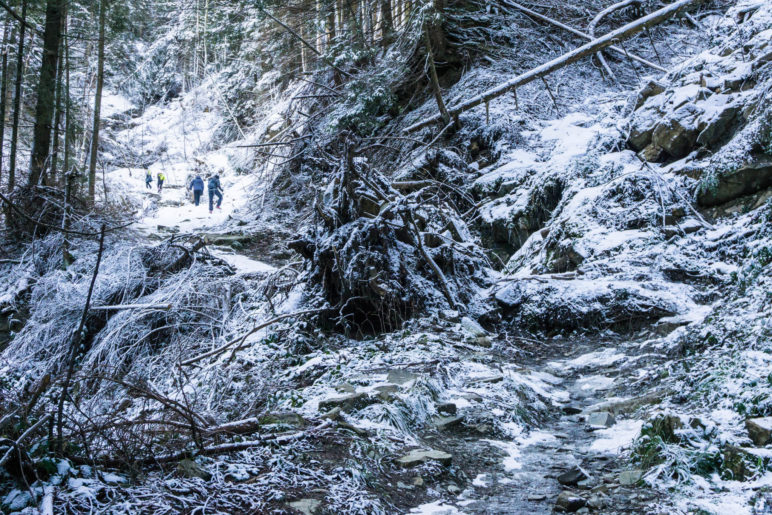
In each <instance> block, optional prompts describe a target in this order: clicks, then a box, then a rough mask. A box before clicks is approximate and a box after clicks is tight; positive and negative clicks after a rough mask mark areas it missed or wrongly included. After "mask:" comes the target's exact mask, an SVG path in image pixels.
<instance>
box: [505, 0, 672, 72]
mask: <svg viewBox="0 0 772 515" xmlns="http://www.w3.org/2000/svg"><path fill="white" fill-rule="evenodd" d="M503 3H504V4H505V5H508V6H510V7H514V8H515V9H518V10H520V11H523V12H524V13H525V14H527V15H528V16H530V17H531V18H536V19H537V20H541V21H544V22H547V23H549V24H551V25H554V26H556V27H559V28H561V29H563V30H565V31H568V32H570V33H571V34H574V35H576V36H579V37H580V38H583V39H586V40H588V41H593V40H594V39H595V36H591V35H590V34H587V33H585V32H582V31H581V30H576V29H575V28H573V27H571V26H569V25H566V24H565V23H560V22H559V21H557V20H553V19H552V18H549V17H547V16H544V15H543V14H541V13H538V12H536V11H534V10H532V9H529V8H527V7H525V6H524V5H520V4H518V3H515V2H510V1H508V0H504V2H503ZM604 16H605V15H604ZM608 49H609V50H612V51H614V52H616V53H617V54H619V55H620V56H622V57H627V56H628V55H629V56H630V59H632V60H633V61H638V62H639V63H641V64H644V65H646V66H648V67H649V68H653V69H655V70H657V71H660V72H663V73H664V72H666V71H667V70H666V69H665V68H663V67H662V66H660V65H658V64H655V63H652V62H651V61H648V60H646V59H644V58H643V57H639V56H637V55H635V54H628V53H625V51H624V50H623V49H621V48H619V47H618V46H615V45H612V46H610V47H608Z"/></svg>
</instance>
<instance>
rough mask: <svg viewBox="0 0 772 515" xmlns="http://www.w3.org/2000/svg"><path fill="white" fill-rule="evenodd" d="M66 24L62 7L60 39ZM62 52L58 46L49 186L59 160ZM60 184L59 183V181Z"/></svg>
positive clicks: (54, 179) (54, 180)
mask: <svg viewBox="0 0 772 515" xmlns="http://www.w3.org/2000/svg"><path fill="white" fill-rule="evenodd" d="M66 24H67V6H66V5H65V7H64V12H63V13H62V26H61V34H62V37H63V35H64V31H65V28H64V27H65V25H66ZM63 76H64V51H63V50H62V45H61V44H60V45H59V58H58V64H57V65H56V114H55V115H54V136H53V138H54V140H53V143H52V145H51V174H50V177H49V182H50V183H51V184H53V183H55V182H56V173H57V166H58V162H57V161H58V160H59V138H60V136H61V135H60V134H59V132H60V128H61V126H62V85H63V83H64V77H63ZM60 182H61V181H60Z"/></svg>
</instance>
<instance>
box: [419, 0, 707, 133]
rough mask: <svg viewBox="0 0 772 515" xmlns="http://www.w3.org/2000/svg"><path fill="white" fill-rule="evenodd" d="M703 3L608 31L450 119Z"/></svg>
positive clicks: (689, 1)
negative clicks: (685, 9)
mask: <svg viewBox="0 0 772 515" xmlns="http://www.w3.org/2000/svg"><path fill="white" fill-rule="evenodd" d="M702 1H703V0H679V1H678V2H675V3H672V4H670V5H668V6H667V7H664V8H662V9H660V10H658V11H654V12H653V13H651V14H649V15H648V16H644V17H643V18H641V19H639V20H636V21H634V22H632V23H628V24H627V25H625V26H624V27H621V28H619V29H617V30H614V31H612V32H609V33H608V34H606V35H605V36H602V37H600V38H598V39H596V40H594V41H591V42H589V43H587V44H586V45H583V46H580V47H579V48H576V49H574V50H572V51H571V52H568V53H567V54H563V55H562V56H560V57H558V58H557V59H553V60H552V61H549V62H547V63H545V64H542V65H541V66H537V67H536V68H533V69H531V70H528V71H527V72H525V73H522V74H520V75H518V76H517V77H515V78H513V79H511V80H509V81H507V82H505V83H503V84H500V85H498V86H496V87H495V88H491V89H489V90H487V91H484V92H483V93H480V94H479V95H477V96H475V97H472V98H471V99H469V100H467V101H466V102H462V103H461V104H458V105H456V106H454V107H452V108H450V109H448V112H449V113H450V116H451V117H453V116H458V115H459V114H461V113H463V112H465V111H468V110H470V109H472V108H474V107H477V106H478V105H480V104H483V103H486V102H490V101H491V100H493V99H494V98H497V97H500V96H501V95H504V94H506V93H508V92H510V91H512V90H514V89H516V88H518V87H520V86H523V85H525V84H528V83H529V82H531V81H533V80H536V79H539V78H541V77H544V76H546V75H549V74H550V73H552V72H554V71H556V70H559V69H560V68H563V67H565V66H567V65H569V64H572V63H575V62H576V61H578V60H579V59H582V58H583V57H587V56H589V55H592V54H595V53H597V52H599V51H600V50H603V49H604V48H608V47H610V46H612V45H613V44H614V43H615V42H617V41H622V40H625V39H630V38H631V37H632V36H634V35H636V34H638V33H639V32H641V31H643V30H645V29H647V28H649V27H653V26H654V25H657V24H659V23H662V22H663V21H665V20H667V19H668V18H670V17H672V16H674V15H675V14H676V13H678V11H680V10H682V9H684V8H685V7H689V6H692V5H697V4H699V3H701V2H702ZM441 121H442V116H441V115H434V116H432V117H430V118H426V119H424V120H422V121H420V122H416V123H414V124H413V125H411V126H409V127H407V128H406V129H404V132H413V131H416V130H418V129H422V128H423V127H427V126H429V125H432V124H434V123H438V122H441Z"/></svg>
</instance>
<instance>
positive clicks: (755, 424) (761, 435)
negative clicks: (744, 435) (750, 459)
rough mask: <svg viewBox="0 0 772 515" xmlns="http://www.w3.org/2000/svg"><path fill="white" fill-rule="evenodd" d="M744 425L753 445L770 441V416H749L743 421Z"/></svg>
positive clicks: (771, 427)
mask: <svg viewBox="0 0 772 515" xmlns="http://www.w3.org/2000/svg"><path fill="white" fill-rule="evenodd" d="M745 427H746V428H747V429H748V436H750V438H751V440H753V443H754V444H755V445H758V446H763V445H767V444H768V443H769V442H772V417H761V418H749V419H748V420H746V421H745Z"/></svg>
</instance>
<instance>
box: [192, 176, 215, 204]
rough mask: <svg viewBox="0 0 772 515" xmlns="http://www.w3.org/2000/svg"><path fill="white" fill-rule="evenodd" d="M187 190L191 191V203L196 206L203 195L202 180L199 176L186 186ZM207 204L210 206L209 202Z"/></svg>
mask: <svg viewBox="0 0 772 515" xmlns="http://www.w3.org/2000/svg"><path fill="white" fill-rule="evenodd" d="M188 190H193V202H194V203H195V204H196V205H198V204H199V203H200V202H201V195H203V194H204V179H202V178H201V176H200V175H196V178H195V179H193V181H192V182H191V183H190V186H188ZM209 204H210V206H211V201H210V202H209ZM210 210H211V209H210Z"/></svg>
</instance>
